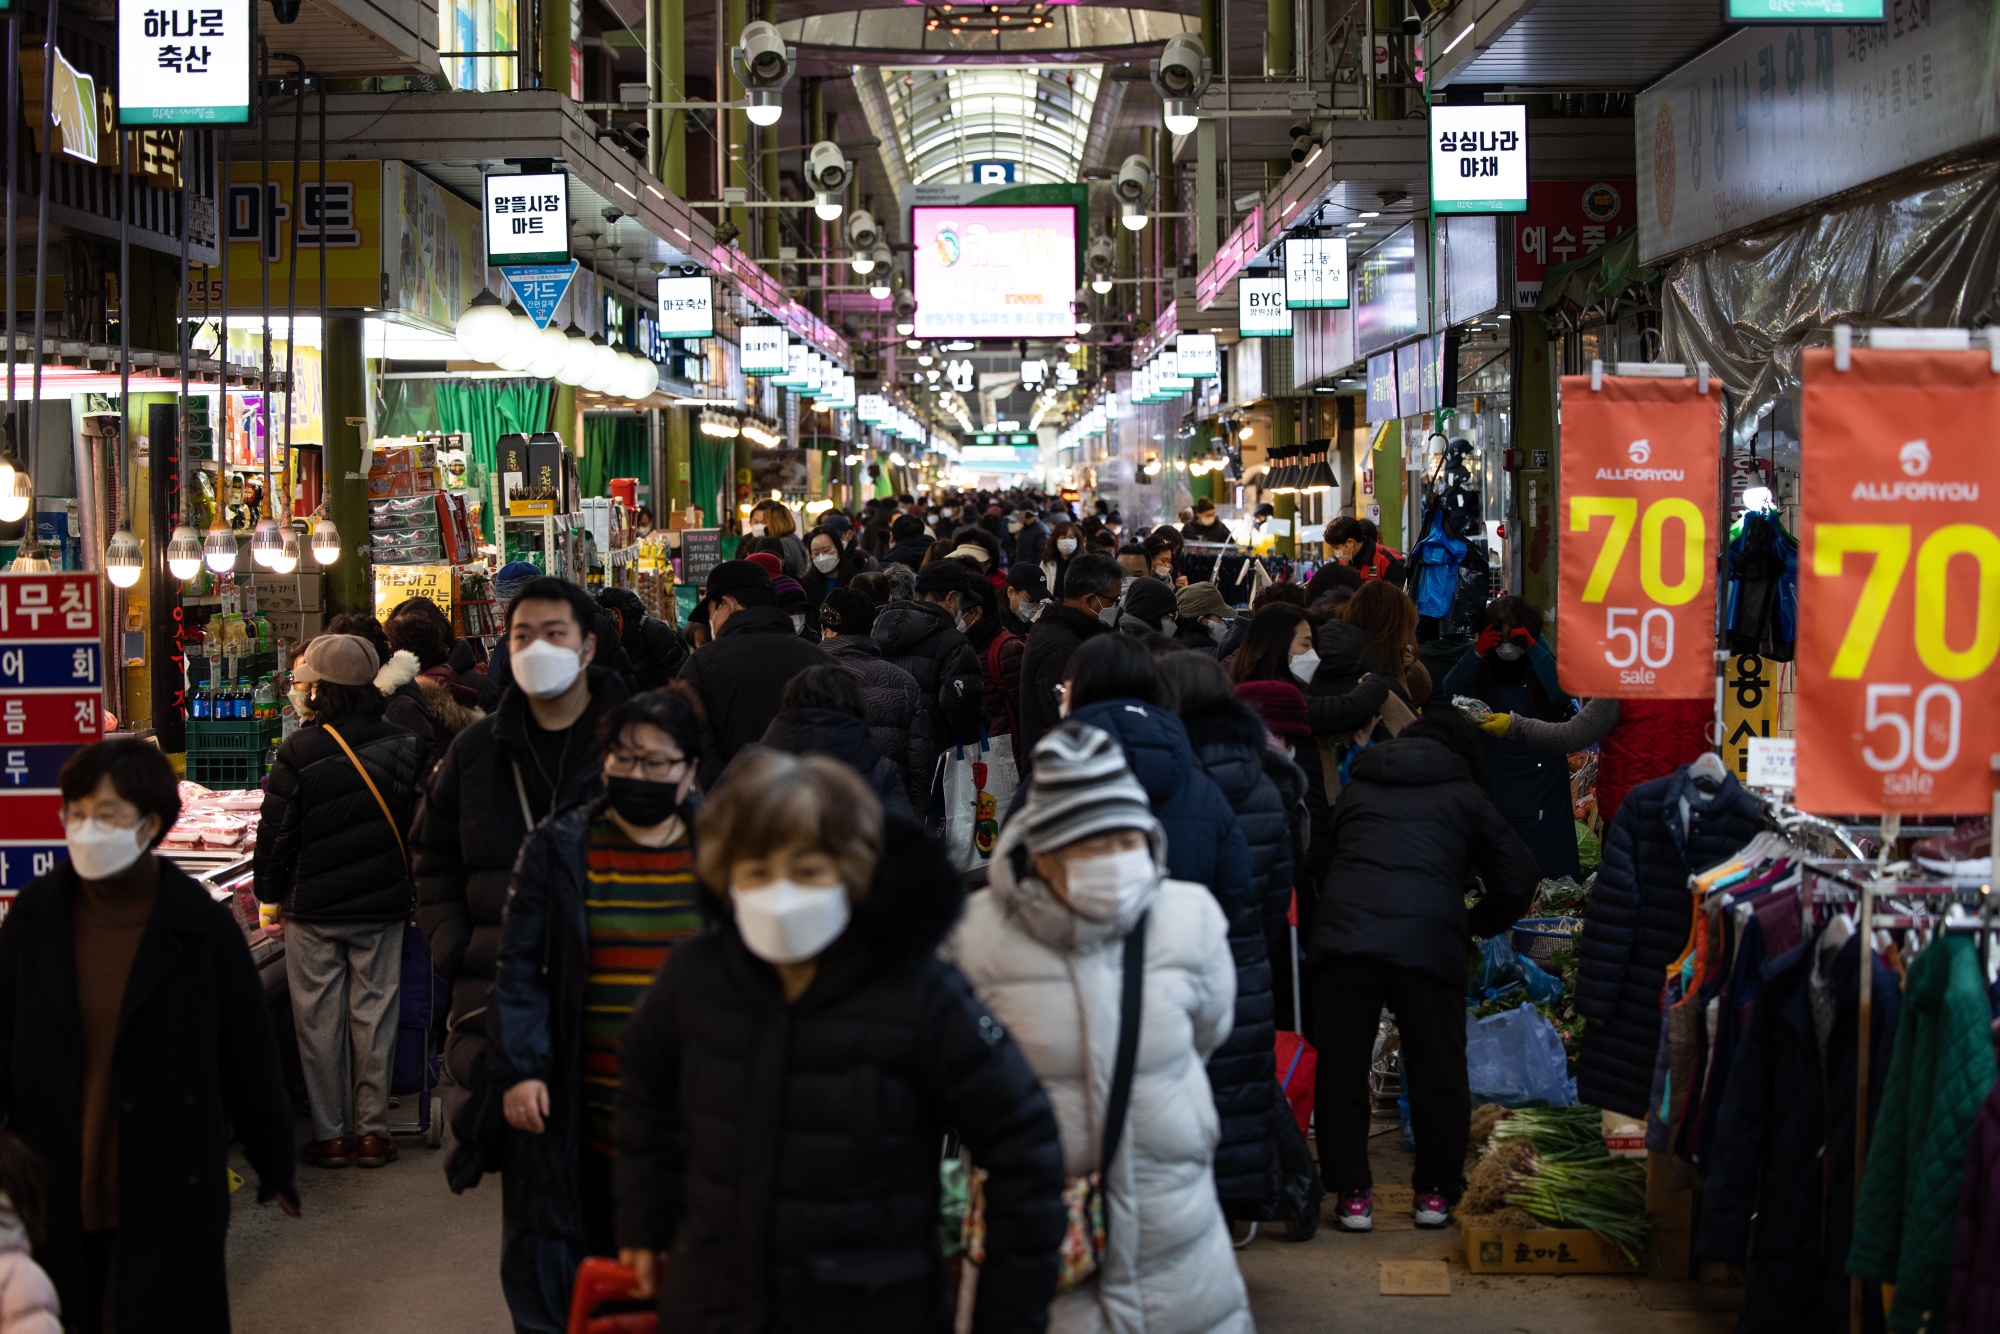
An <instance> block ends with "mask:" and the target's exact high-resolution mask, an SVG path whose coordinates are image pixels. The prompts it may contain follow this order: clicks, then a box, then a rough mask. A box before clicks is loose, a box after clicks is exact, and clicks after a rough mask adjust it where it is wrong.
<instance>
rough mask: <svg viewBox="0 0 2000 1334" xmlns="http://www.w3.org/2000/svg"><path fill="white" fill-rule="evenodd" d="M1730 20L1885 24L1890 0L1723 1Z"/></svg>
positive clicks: (1742, 21) (1745, 21) (1746, 21)
mask: <svg viewBox="0 0 2000 1334" xmlns="http://www.w3.org/2000/svg"><path fill="white" fill-rule="evenodd" d="M1723 8H1724V17H1725V18H1726V19H1727V20H1728V21H1729V22H1731V23H1884V22H1887V21H1888V17H1889V12H1888V11H1889V0H1723Z"/></svg>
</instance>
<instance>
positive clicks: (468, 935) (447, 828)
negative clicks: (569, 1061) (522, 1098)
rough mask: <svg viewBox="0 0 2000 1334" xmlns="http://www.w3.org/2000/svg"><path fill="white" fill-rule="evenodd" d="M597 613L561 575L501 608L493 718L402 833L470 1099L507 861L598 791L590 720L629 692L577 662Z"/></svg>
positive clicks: (450, 1048)
mask: <svg viewBox="0 0 2000 1334" xmlns="http://www.w3.org/2000/svg"><path fill="white" fill-rule="evenodd" d="M597 613H598V608H597V605H596V604H595V603H593V602H592V601H591V600H590V595H589V594H587V593H585V592H584V591H583V590H582V589H581V588H578V587H577V586H576V585H575V584H572V583H569V582H567V581H566V580H562V579H546V578H545V579H536V580H533V581H531V582H530V583H529V584H528V585H527V586H526V587H525V588H524V589H523V590H522V592H521V594H520V595H519V596H518V597H517V598H515V600H514V601H513V602H512V603H510V604H509V605H508V608H507V642H508V644H509V645H510V646H511V647H512V649H513V657H514V663H515V669H516V672H515V677H514V680H513V684H512V685H510V686H509V687H508V688H507V690H506V692H505V693H504V694H503V695H502V696H501V697H500V708H499V710H498V712H496V713H492V714H489V715H488V716H486V717H484V718H481V719H480V720H479V721H478V722H475V723H473V724H472V725H471V726H469V727H467V728H466V729H465V730H464V731H463V732H460V733H459V734H458V739H457V740H456V741H454V742H452V745H451V749H450V750H449V751H447V752H446V753H445V758H444V761H443V762H442V763H441V764H439V765H438V767H437V769H436V770H435V771H434V772H433V773H432V775H431V781H430V787H429V789H428V791H427V792H426V793H425V795H424V800H423V805H422V806H421V807H420V808H419V809H418V811H417V820H416V826H415V828H414V829H413V830H412V831H411V834H410V851H411V854H412V856H413V857H414V859H415V862H416V881H417V925H418V926H420V927H422V928H423V931H424V937H425V939H426V940H427V941H428V942H429V944H430V949H431V957H432V959H433V960H435V961H436V963H437V966H438V968H439V969H440V970H441V971H442V972H443V973H444V975H445V976H446V977H447V978H449V979H450V980H451V1036H450V1037H449V1038H448V1039H446V1041H445V1048H444V1059H445V1065H446V1066H447V1067H448V1068H449V1069H450V1070H451V1073H452V1079H453V1080H454V1081H455V1082H456V1084H457V1085H458V1087H459V1088H460V1089H463V1090H465V1091H466V1093H467V1096H468V1097H469V1096H470V1095H471V1094H472V1093H473V1092H474V1091H475V1090H476V1089H477V1088H478V1087H480V1084H481V1081H482V1079H483V1073H484V1072H483V1068H482V1066H483V1062H482V1060H481V1056H482V1054H483V1052H484V1051H485V1048H486V1033H485V1026H484V1015H485V1013H486V1000H487V992H488V990H489V989H490V988H491V987H492V985H493V976H494V963H495V961H496V960H497V959H498V958H499V954H500V916H501V911H502V909H504V908H505V907H506V903H507V883H508V879H509V877H510V876H511V875H512V874H513V870H514V856H515V854H516V853H518V852H519V851H520V849H521V840H522V839H524V838H526V837H527V836H528V830H529V829H531V828H532V827H533V826H534V825H535V824H537V823H538V822H540V821H541V819H542V818H543V817H544V816H546V815H548V814H549V813H550V812H551V811H553V810H555V809H557V808H559V807H563V806H567V805H569V804H571V803H572V802H576V801H580V800H582V799H583V798H584V797H586V796H589V795H591V794H592V793H593V792H595V791H596V790H597V788H598V786H599V783H600V779H599V770H600V769H601V768H602V757H601V755H600V753H599V750H598V745H597V720H598V718H599V717H600V716H601V715H602V714H603V713H604V711H605V710H606V709H608V708H610V707H612V706H613V705H615V704H617V703H619V702H620V701H621V700H623V699H624V698H625V697H626V696H627V694H629V693H630V692H629V691H628V690H627V689H626V686H625V682H624V681H623V680H622V679H620V678H619V677H618V676H617V675H616V674H614V673H612V672H610V671H607V670H605V669H604V668H602V667H594V666H593V667H585V666H584V665H583V664H584V663H585V662H586V661H588V660H589V658H590V657H591V655H592V653H593V652H594V651H595V649H596V644H595V643H594V642H593V641H594V638H595V636H594V635H593V634H592V633H591V631H590V626H592V625H593V624H594V623H595V621H596V617H597ZM786 624H787V626H789V625H790V622H787V623H786ZM524 676H527V677H532V679H527V680H524V679H523V678H524ZM458 1110H459V1108H457V1107H454V1109H453V1111H454V1115H456V1114H457V1112H458Z"/></svg>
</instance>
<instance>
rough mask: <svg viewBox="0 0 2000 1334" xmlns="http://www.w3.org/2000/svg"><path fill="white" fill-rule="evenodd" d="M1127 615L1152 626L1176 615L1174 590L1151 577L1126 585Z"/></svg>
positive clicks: (1135, 580)
mask: <svg viewBox="0 0 2000 1334" xmlns="http://www.w3.org/2000/svg"><path fill="white" fill-rule="evenodd" d="M1125 614H1126V615H1127V616H1136V617H1138V618H1139V619H1140V620H1142V621H1145V622H1147V623H1148V624H1151V625H1158V624H1159V623H1160V622H1161V620H1163V619H1164V618H1166V617H1168V616H1172V615H1174V614H1175V608H1174V590H1173V589H1172V588H1169V587H1168V586H1167V585H1166V584H1164V583H1162V582H1161V581H1160V580H1158V579H1154V578H1152V577H1150V576H1148V577H1146V578H1143V579H1133V580H1131V581H1129V582H1128V583H1126V585H1125Z"/></svg>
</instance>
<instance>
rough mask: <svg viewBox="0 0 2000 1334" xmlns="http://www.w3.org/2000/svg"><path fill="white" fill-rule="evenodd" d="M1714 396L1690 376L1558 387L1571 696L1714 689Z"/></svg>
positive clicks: (1678, 695) (1563, 599) (1690, 694)
mask: <svg viewBox="0 0 2000 1334" xmlns="http://www.w3.org/2000/svg"><path fill="white" fill-rule="evenodd" d="M1721 397H1722V396H1721V395H1720V394H1719V393H1716V392H1714V391H1713V390H1712V389H1711V392H1709V393H1708V394H1706V395H1704V394H1701V393H1699V392H1698V389H1697V385H1696V383H1695V381H1693V380H1691V379H1690V380H1655V379H1650V378H1649V379H1640V378H1638V377H1627V376H1612V375H1607V376H1605V377H1604V381H1603V388H1602V389H1595V390H1593V389H1592V388H1591V387H1590V377H1589V376H1587V375H1566V376H1564V377H1563V381H1562V445H1563V448H1562V492H1561V494H1562V519H1561V522H1562V543H1561V564H1560V570H1559V573H1558V585H1557V587H1558V594H1557V598H1556V607H1557V615H1558V619H1559V633H1558V635H1557V638H1556V645H1557V647H1556V668H1557V675H1558V678H1559V679H1560V681H1561V682H1562V687H1563V689H1565V690H1568V691H1571V692H1572V693H1574V694H1577V695H1589V696H1604V695H1609V696H1613V697H1615V698H1618V699H1700V698H1703V697H1705V696H1709V695H1711V694H1712V693H1713V692H1714V688H1715V663H1714V657H1713V654H1714V649H1715V549H1716V548H1715V544H1716V533H1715V524H1714V522H1713V519H1712V516H1713V513H1714V510H1715V504H1716V486H1717V472H1716V469H1717V466H1718V464H1717V457H1718V453H1719V450H1720V443H1719V442H1720V439H1721V430H1722V416H1721Z"/></svg>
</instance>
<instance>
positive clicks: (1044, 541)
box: [1007, 509, 1049, 570]
mask: <svg viewBox="0 0 2000 1334" xmlns="http://www.w3.org/2000/svg"><path fill="white" fill-rule="evenodd" d="M1014 517H1015V518H1016V520H1018V525H1019V526H1018V527H1012V528H1011V531H1012V532H1013V537H1014V558H1013V559H1012V560H1011V561H1009V562H1008V563H1007V568H1008V569H1010V570H1017V569H1019V568H1020V567H1021V566H1023V565H1040V564H1041V563H1042V553H1043V552H1044V551H1045V550H1047V549H1048V545H1049V526H1048V525H1047V524H1046V523H1043V522H1042V516H1041V514H1040V512H1039V511H1037V510H1033V509H1023V510H1020V511H1017V512H1016V514H1015V516H1014Z"/></svg>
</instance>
